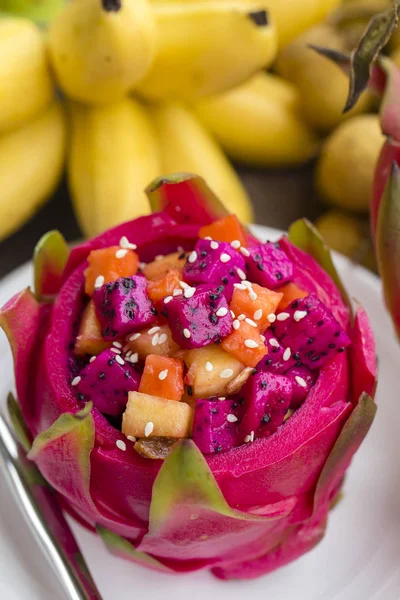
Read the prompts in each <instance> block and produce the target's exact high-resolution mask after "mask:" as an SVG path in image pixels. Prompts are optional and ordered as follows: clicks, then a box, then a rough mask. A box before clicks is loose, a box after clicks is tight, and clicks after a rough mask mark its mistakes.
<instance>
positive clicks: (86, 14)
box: [49, 0, 155, 104]
mask: <svg viewBox="0 0 400 600" xmlns="http://www.w3.org/2000/svg"><path fill="white" fill-rule="evenodd" d="M49 49H50V57H51V60H52V64H53V67H54V70H55V73H56V76H57V79H58V82H59V84H60V86H61V88H62V89H63V91H64V92H65V93H66V94H67V95H68V96H70V97H71V98H73V99H75V100H78V101H81V102H87V103H89V104H104V103H107V102H114V101H117V100H119V99H121V98H122V97H123V96H124V95H125V94H126V92H127V91H128V90H130V89H131V88H132V87H133V85H134V84H136V83H137V82H138V81H139V80H140V79H141V78H142V77H143V75H144V74H145V73H146V72H147V70H148V68H149V66H150V64H151V62H152V60H153V58H154V53H155V24H154V19H153V15H152V10H151V8H150V6H149V4H148V1H147V0H76V1H75V2H69V3H67V4H66V5H65V8H64V9H63V10H62V11H61V12H60V13H59V15H58V16H57V17H56V19H55V20H54V21H53V23H52V25H51V27H50V30H49Z"/></svg>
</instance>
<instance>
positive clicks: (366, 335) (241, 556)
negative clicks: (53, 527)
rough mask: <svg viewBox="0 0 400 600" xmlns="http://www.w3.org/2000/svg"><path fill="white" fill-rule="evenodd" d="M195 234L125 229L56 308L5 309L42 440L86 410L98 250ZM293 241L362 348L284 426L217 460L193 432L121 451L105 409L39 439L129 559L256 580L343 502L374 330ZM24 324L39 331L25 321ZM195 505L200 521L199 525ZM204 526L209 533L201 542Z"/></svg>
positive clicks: (79, 255)
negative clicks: (151, 452)
mask: <svg viewBox="0 0 400 600" xmlns="http://www.w3.org/2000/svg"><path fill="white" fill-rule="evenodd" d="M151 228H152V231H149V229H151ZM197 230H198V227H197V226H196V227H194V226H190V225H176V224H175V223H174V222H173V220H172V219H171V218H170V217H167V216H165V215H164V214H163V213H161V214H159V215H152V216H151V217H150V218H143V219H139V220H137V221H134V222H132V223H130V224H129V223H128V224H125V225H124V226H120V227H118V228H116V229H115V230H111V231H110V232H107V233H106V234H104V236H101V237H99V238H96V239H95V240H91V241H90V242H87V243H85V244H83V245H82V246H80V247H77V248H74V250H73V251H72V253H71V256H70V259H69V261H68V265H67V268H66V271H65V272H64V285H63V287H62V289H61V290H60V292H59V294H58V297H57V299H56V301H55V303H54V304H53V305H51V307H50V308H47V309H46V312H42V310H41V308H42V307H41V305H39V303H38V302H37V301H33V302H25V301H23V300H21V299H18V297H17V298H16V299H14V300H13V301H11V302H10V303H8V305H7V306H6V307H5V308H4V309H3V311H2V312H1V314H0V321H1V325H2V326H3V328H4V329H5V330H6V333H7V335H8V338H9V340H10V343H11V345H12V348H13V355H14V357H15V361H16V376H17V388H18V393H19V395H20V398H19V399H20V402H21V406H22V408H23V412H24V415H25V417H29V418H28V425H29V428H30V429H31V431H32V432H33V434H34V435H36V434H38V433H40V432H46V429H47V428H48V427H49V426H50V425H51V424H52V423H53V422H54V421H55V419H57V417H59V416H60V415H62V414H63V413H66V412H70V413H73V414H74V413H76V412H77V411H78V410H79V409H80V408H81V406H80V403H79V402H77V399H76V392H74V390H73V388H71V386H70V381H71V370H70V369H71V360H70V359H71V339H72V338H73V335H74V331H75V323H76V321H77V319H79V315H80V314H81V311H82V299H81V298H82V289H83V277H84V276H83V271H84V269H85V266H86V265H85V260H86V258H87V255H88V253H89V252H90V250H91V249H94V248H96V247H106V246H109V245H115V244H118V243H119V239H120V237H121V236H122V235H126V237H128V239H129V240H130V241H134V242H135V243H137V245H138V252H139V256H140V259H141V260H145V261H148V260H151V259H152V258H153V257H154V255H155V254H158V253H164V254H166V253H168V252H172V251H175V250H176V246H177V245H179V240H182V242H181V245H183V246H184V248H185V249H186V250H192V249H193V247H194V245H195V243H196V241H197V240H196V235H197ZM152 240H153V241H154V250H152V247H151V243H152ZM281 247H282V248H283V249H284V251H285V253H286V254H287V255H288V256H289V258H290V260H291V261H292V262H293V264H294V269H293V281H294V282H295V283H297V285H299V286H300V287H303V288H304V289H306V290H307V291H309V292H310V293H316V294H317V295H318V297H319V298H320V299H321V301H323V302H324V303H326V304H327V306H328V308H329V309H330V310H332V312H333V313H334V315H335V317H336V318H337V320H338V322H340V324H341V326H342V327H344V328H347V327H348V328H349V329H348V332H349V335H350V337H351V339H352V342H353V344H352V346H350V348H349V349H346V350H345V352H343V353H339V354H337V355H336V356H334V358H333V359H332V360H331V361H330V362H329V363H327V364H326V365H324V366H322V368H321V370H320V374H319V376H318V379H317V381H316V383H315V385H314V387H313V388H312V389H311V391H310V393H309V394H308V396H307V399H306V401H305V402H304V403H303V404H302V405H301V406H300V408H298V410H296V412H295V413H294V414H293V415H292V416H291V417H290V419H288V420H287V421H286V423H285V424H284V425H283V426H281V427H278V429H277V431H276V432H275V433H274V434H273V435H271V436H270V437H266V438H259V439H256V440H255V441H254V443H248V444H243V445H241V446H239V447H238V448H235V449H233V450H230V451H227V452H217V453H213V454H209V455H207V460H206V461H205V460H204V457H203V456H202V455H201V454H200V452H199V451H198V449H197V447H196V446H195V444H193V442H190V441H189V440H185V441H184V442H182V443H179V444H178V445H177V447H176V452H174V454H173V455H172V456H170V457H168V459H167V460H166V461H165V463H164V464H163V463H162V462H161V461H149V460H147V459H145V458H143V457H141V456H139V455H138V454H137V453H136V452H135V451H134V450H133V448H132V445H128V444H127V448H126V451H125V452H123V451H122V450H120V449H119V448H118V447H117V446H116V442H117V441H118V440H123V439H124V437H123V436H122V434H121V433H120V432H119V431H118V430H116V429H115V428H114V427H112V426H111V425H110V423H109V422H108V421H107V420H106V419H105V418H104V416H103V415H102V414H101V413H100V412H99V411H98V410H97V409H96V408H93V409H92V411H91V412H90V413H88V414H86V416H85V422H86V423H87V426H85V431H86V433H85V435H82V434H79V433H78V431H76V432H75V433H74V435H73V436H66V435H63V432H62V430H61V431H59V437H56V438H55V439H52V440H51V442H48V441H47V442H45V441H44V440H42V443H41V444H37V452H36V453H35V455H34V460H35V462H36V464H37V465H38V467H39V469H40V470H41V472H42V474H43V476H44V477H45V478H46V479H47V480H48V481H49V483H50V484H51V485H52V486H53V487H54V488H55V490H56V491H57V492H58V494H59V495H60V497H62V502H63V505H64V506H65V507H66V508H67V509H68V510H70V511H71V513H73V514H74V515H75V516H78V518H79V519H80V520H81V521H82V522H84V523H86V524H88V525H89V526H92V527H93V526H94V525H97V526H101V527H103V528H107V529H108V530H110V531H112V532H113V534H114V537H115V538H116V539H117V540H118V536H121V538H122V541H124V542H128V541H129V544H132V549H133V551H132V552H131V553H130V554H129V553H128V554H126V553H123V552H122V551H121V552H120V554H121V555H122V554H123V555H125V556H126V557H127V558H129V559H130V560H135V561H139V562H141V563H144V562H146V561H144V560H143V559H144V558H146V556H147V559H148V560H147V563H148V564H150V562H151V561H153V562H152V565H151V566H153V567H154V568H157V567H156V566H155V565H159V568H160V569H161V570H170V571H173V572H182V571H191V570H197V569H202V568H211V569H212V570H213V573H214V574H215V575H216V576H217V577H220V578H224V579H230V578H251V577H257V576H259V575H261V574H263V573H267V572H270V571H271V570H273V569H275V568H277V567H280V566H282V565H284V564H286V563H288V562H290V561H291V560H294V559H295V558H297V557H298V556H300V555H301V554H303V553H304V552H306V551H307V550H309V549H310V548H311V547H312V546H313V545H315V544H316V543H317V542H318V541H319V540H320V539H321V537H322V535H323V533H324V530H325V525H326V519H327V514H328V511H329V507H330V504H331V500H332V498H333V497H334V495H335V494H336V493H337V490H338V487H339V486H340V482H341V481H342V479H343V476H344V474H345V471H346V469H347V467H348V465H349V462H350V460H351V457H352V456H353V454H354V452H355V451H356V450H357V449H358V447H359V445H360V443H361V441H362V439H363V437H364V436H365V434H366V433H367V430H368V428H369V426H370V424H371V422H372V419H373V414H374V411H375V406H374V404H373V402H372V401H371V400H370V399H369V398H368V397H367V396H365V395H364V396H362V397H361V399H359V398H357V397H355V396H354V394H356V392H357V390H360V389H361V390H366V391H368V388H369V389H370V390H371V391H372V390H373V382H374V380H375V374H376V367H375V363H374V351H373V338H372V336H371V334H370V329H369V324H368V321H367V319H366V318H365V319H364V318H359V317H358V316H356V321H355V322H356V323H357V332H354V331H353V326H352V325H351V324H350V325H349V320H348V315H349V311H348V308H347V307H346V306H345V304H344V303H343V301H342V300H341V298H340V295H339V293H338V291H337V288H336V286H335V285H334V284H333V282H332V281H331V279H330V278H329V276H328V275H327V274H326V273H325V272H324V271H323V270H322V269H321V268H320V267H319V266H318V265H317V263H316V262H315V261H314V260H313V259H312V258H311V257H310V256H308V255H307V254H305V253H304V252H302V251H301V250H299V249H298V248H295V247H294V246H292V245H291V244H290V242H289V241H287V240H283V241H281ZM171 303H172V302H171ZM38 309H40V310H38ZM359 314H360V311H359V310H358V311H357V315H359ZM24 319H25V320H26V322H27V323H28V322H29V331H28V332H27V330H26V327H25V328H24V327H21V323H22V322H23V320H24ZM38 331H42V332H44V334H43V336H42V337H41V336H37V335H36V332H38ZM27 338H29V339H30V343H28V344H27V343H26V339H27ZM371 340H372V345H371ZM55 349H56V350H57V351H55ZM34 357H37V361H35V363H34V361H33V358H34ZM349 358H350V362H351V366H352V368H351V370H349V368H348V359H349ZM355 364H357V366H358V367H357V376H358V377H359V380H358V381H357V384H355V383H354V381H353V377H354V372H355V370H354V365H355ZM269 375H270V376H272V373H270V374H269ZM28 382H29V384H28ZM350 390H352V393H350ZM350 398H351V402H349V399H350ZM80 419H81V418H80ZM80 419H78V423H79V422H80ZM91 424H93V425H94V427H92V426H91ZM45 440H47V438H45ZM43 442H44V443H43ZM90 448H92V449H91V451H89V450H90ZM193 457H194V459H195V460H193ZM82 458H84V460H82ZM196 461H197V462H196ZM174 473H175V475H174ZM74 479H77V480H78V481H79V485H74ZM81 482H82V483H83V484H84V485H80V483H81ZM153 491H154V493H153ZM230 507H234V508H230ZM194 513H196V515H197V519H196V520H191V519H190V516H191V515H192V514H194ZM205 531H206V532H207V535H208V538H207V539H202V541H201V544H200V543H199V537H200V535H203V534H204V532H205ZM115 543H117V542H115ZM116 547H117V546H116ZM111 549H112V547H111Z"/></svg>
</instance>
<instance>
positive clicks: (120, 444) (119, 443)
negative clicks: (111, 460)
mask: <svg viewBox="0 0 400 600" xmlns="http://www.w3.org/2000/svg"><path fill="white" fill-rule="evenodd" d="M115 445H116V446H117V448H119V449H120V450H123V451H124V452H125V450H126V444H125V442H124V441H123V440H117V441H116V442H115Z"/></svg>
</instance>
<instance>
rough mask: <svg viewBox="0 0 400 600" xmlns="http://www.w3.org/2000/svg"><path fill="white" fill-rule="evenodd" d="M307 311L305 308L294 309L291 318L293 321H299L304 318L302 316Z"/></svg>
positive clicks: (305, 314) (304, 315)
mask: <svg viewBox="0 0 400 600" xmlns="http://www.w3.org/2000/svg"><path fill="white" fill-rule="evenodd" d="M307 314H308V313H307V311H306V310H296V311H295V313H294V314H293V319H294V320H295V321H297V323H298V322H299V321H301V320H302V319H304V317H306V316H307Z"/></svg>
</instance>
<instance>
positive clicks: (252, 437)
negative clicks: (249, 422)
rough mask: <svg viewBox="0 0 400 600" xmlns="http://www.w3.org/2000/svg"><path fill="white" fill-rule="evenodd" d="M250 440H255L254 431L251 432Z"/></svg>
mask: <svg viewBox="0 0 400 600" xmlns="http://www.w3.org/2000/svg"><path fill="white" fill-rule="evenodd" d="M250 441H251V442H254V431H252V432H251V433H250Z"/></svg>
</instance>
